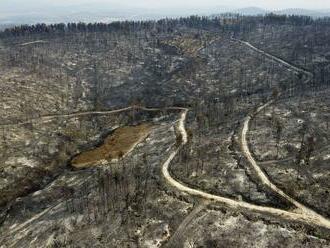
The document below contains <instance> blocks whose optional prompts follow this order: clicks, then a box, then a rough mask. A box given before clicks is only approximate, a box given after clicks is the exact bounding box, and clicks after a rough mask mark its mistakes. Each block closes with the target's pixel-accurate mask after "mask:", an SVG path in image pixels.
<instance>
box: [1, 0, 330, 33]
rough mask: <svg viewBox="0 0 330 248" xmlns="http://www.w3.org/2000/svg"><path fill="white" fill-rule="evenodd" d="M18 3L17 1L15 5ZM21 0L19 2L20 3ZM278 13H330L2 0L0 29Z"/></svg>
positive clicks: (322, 13)
mask: <svg viewBox="0 0 330 248" xmlns="http://www.w3.org/2000/svg"><path fill="white" fill-rule="evenodd" d="M15 3H17V4H15ZM18 3H20V4H18ZM270 12H274V13H277V14H289V15H293V14H294V15H308V16H312V17H315V18H316V17H323V16H330V10H307V9H299V8H296V9H284V10H279V11H270V10H265V9H262V8H258V7H247V8H240V9H237V8H232V7H228V6H215V7H205V8H194V7H189V6H187V7H184V8H183V7H181V8H176V9H164V8H162V9H143V8H138V7H129V8H127V7H124V6H120V5H116V6H112V5H111V4H107V3H104V4H91V3H84V4H75V5H74V4H71V3H70V2H68V3H67V4H65V5H63V4H62V5H61V4H59V3H57V2H55V1H51V0H44V2H39V4H36V3H35V2H33V1H31V2H30V1H29V2H26V3H23V4H22V1H21V0H11V1H3V2H1V1H0V26H2V27H0V29H1V28H3V27H4V25H6V26H8V25H14V24H34V23H41V22H44V23H59V22H79V21H83V22H112V21H120V20H150V19H161V18H165V17H170V18H171V17H173V18H175V17H180V16H189V15H207V16H211V15H219V14H223V13H238V14H241V15H265V14H266V13H270Z"/></svg>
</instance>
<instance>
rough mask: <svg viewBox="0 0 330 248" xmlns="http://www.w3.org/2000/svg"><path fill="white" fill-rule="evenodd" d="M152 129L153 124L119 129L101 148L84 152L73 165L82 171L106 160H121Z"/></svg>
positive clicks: (73, 161) (74, 160)
mask: <svg viewBox="0 0 330 248" xmlns="http://www.w3.org/2000/svg"><path fill="white" fill-rule="evenodd" d="M151 129H152V125H151V124H141V125H137V126H127V127H121V128H118V129H116V130H115V131H114V132H113V134H111V135H110V136H108V137H107V138H106V139H105V141H104V143H103V144H102V145H101V146H100V147H97V148H95V149H92V150H89V151H86V152H83V153H81V154H80V155H78V156H77V157H75V158H74V159H73V160H72V161H71V165H72V166H73V167H75V168H78V169H81V168H87V167H92V166H95V165H97V164H98V163H99V162H101V161H104V160H112V159H120V158H121V157H123V156H125V155H126V154H127V153H129V152H130V151H131V150H132V149H134V147H135V146H136V145H137V144H138V143H140V142H141V141H142V140H144V139H145V138H146V137H147V136H148V135H149V133H150V131H151Z"/></svg>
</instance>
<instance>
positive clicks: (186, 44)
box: [167, 37, 202, 56]
mask: <svg viewBox="0 0 330 248" xmlns="http://www.w3.org/2000/svg"><path fill="white" fill-rule="evenodd" d="M167 43H168V44H169V45H173V46H176V47H178V48H179V49H180V50H181V51H182V52H183V53H184V54H186V55H190V56H196V55H197V51H198V49H199V48H200V47H201V46H202V43H201V42H200V40H197V39H193V38H191V37H182V38H176V39H173V40H170V41H168V42H167Z"/></svg>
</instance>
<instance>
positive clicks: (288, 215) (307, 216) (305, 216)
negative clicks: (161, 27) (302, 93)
mask: <svg viewBox="0 0 330 248" xmlns="http://www.w3.org/2000/svg"><path fill="white" fill-rule="evenodd" d="M269 104H270V103H267V104H265V105H263V106H262V107H260V108H259V111H261V110H262V109H263V108H265V107H266V106H268V105H269ZM187 112H188V109H185V110H183V111H182V113H181V116H180V120H179V123H178V126H177V129H178V131H179V132H180V133H181V136H182V143H181V146H180V147H178V148H176V149H175V150H174V151H172V152H171V154H170V156H169V157H168V158H167V160H166V161H165V162H164V163H163V165H162V173H163V176H164V178H165V180H166V181H167V182H168V183H169V184H170V185H172V186H173V187H175V188H177V189H178V190H180V191H182V192H185V193H187V194H190V195H193V196H198V197H201V198H204V199H206V200H210V201H213V202H219V203H223V204H225V205H227V206H229V207H231V208H234V209H239V208H242V209H247V210H251V211H256V212H260V213H265V214H271V215H274V216H277V217H281V218H285V219H288V220H293V221H301V222H304V223H307V224H309V225H318V226H321V227H325V228H328V229H330V222H329V221H328V220H326V219H325V218H323V217H322V216H320V215H318V214H316V213H314V212H311V210H309V211H307V210H306V207H305V208H303V209H304V210H306V211H307V213H305V212H303V213H294V212H289V211H286V210H282V209H277V208H272V207H264V206H258V205H255V204H251V203H247V202H243V201H237V200H233V199H230V198H226V197H222V196H217V195H213V194H209V193H206V192H203V191H201V190H198V189H193V188H190V187H188V186H186V185H184V184H183V183H181V182H179V181H178V180H176V179H174V178H173V177H172V176H171V174H170V172H169V166H170V164H171V162H172V161H173V159H174V158H175V156H176V155H177V154H178V152H179V150H180V149H181V147H182V146H184V145H185V144H186V143H187V132H186V129H185V120H186V117H187ZM257 167H258V166H257ZM258 168H259V167H258ZM259 169H260V168H259ZM261 175H262V174H261ZM301 206H302V205H301ZM312 213H313V214H312Z"/></svg>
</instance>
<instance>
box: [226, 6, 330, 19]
mask: <svg viewBox="0 0 330 248" xmlns="http://www.w3.org/2000/svg"><path fill="white" fill-rule="evenodd" d="M231 12H232V13H238V14H241V15H265V14H267V13H271V12H272V13H275V14H280V15H305V16H312V17H315V18H317V17H326V16H330V10H308V9H300V8H294V9H283V10H277V11H274V10H266V9H262V8H258V7H248V8H242V9H233V10H232V11H231Z"/></svg>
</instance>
